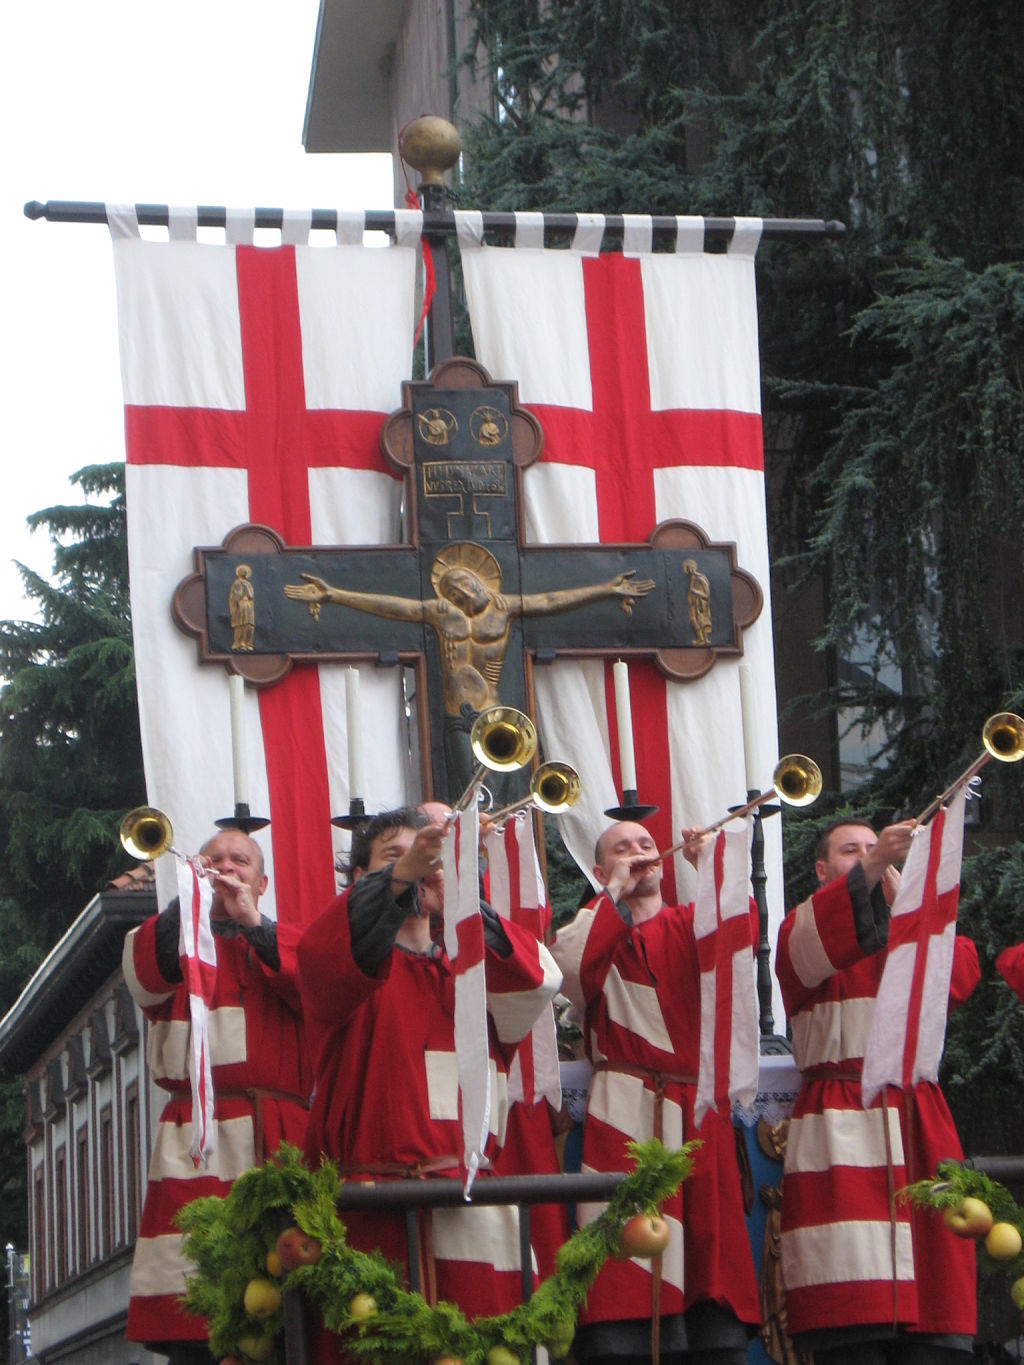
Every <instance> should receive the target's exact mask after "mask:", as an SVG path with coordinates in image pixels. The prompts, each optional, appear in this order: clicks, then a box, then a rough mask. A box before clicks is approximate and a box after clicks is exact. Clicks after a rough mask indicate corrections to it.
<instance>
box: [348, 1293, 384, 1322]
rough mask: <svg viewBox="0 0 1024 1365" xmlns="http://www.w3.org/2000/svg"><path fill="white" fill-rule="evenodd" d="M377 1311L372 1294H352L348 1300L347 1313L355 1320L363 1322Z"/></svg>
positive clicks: (375, 1301)
mask: <svg viewBox="0 0 1024 1365" xmlns="http://www.w3.org/2000/svg"><path fill="white" fill-rule="evenodd" d="M376 1312H377V1300H376V1299H375V1298H374V1297H373V1295H372V1294H353V1295H352V1297H351V1299H349V1301H348V1314H349V1317H350V1318H355V1320H356V1322H365V1321H366V1319H367V1318H372V1317H374V1316H375V1314H376Z"/></svg>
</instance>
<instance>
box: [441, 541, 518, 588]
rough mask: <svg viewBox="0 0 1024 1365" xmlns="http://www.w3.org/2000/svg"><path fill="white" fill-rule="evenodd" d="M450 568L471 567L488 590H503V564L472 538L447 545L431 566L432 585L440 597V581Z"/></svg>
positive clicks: (471, 570) (470, 569) (472, 571)
mask: <svg viewBox="0 0 1024 1365" xmlns="http://www.w3.org/2000/svg"><path fill="white" fill-rule="evenodd" d="M449 569H469V571H470V572H471V573H474V574H476V576H477V578H479V580H480V582H481V583H482V584H483V585H484V587H485V588H486V589H487V591H488V592H499V591H500V590H501V565H500V564H499V563H498V561H497V560H496V559H495V558H494V556H493V555H492V554H491V552H490V550H485V549H484V547H483V546H482V545H477V544H476V542H475V541H472V540H459V541H455V542H454V543H453V544H452V545H446V546H445V547H444V549H443V550H441V551H440V553H439V554H438V555H437V556H436V558H435V559H434V562H433V564H431V566H430V585H431V587H432V588H433V589H434V592H435V593H436V595H437V596H438V597H440V596H441V590H440V583H441V579H442V578H443V577H444V576H445V574H446V573H447V572H448V570H449Z"/></svg>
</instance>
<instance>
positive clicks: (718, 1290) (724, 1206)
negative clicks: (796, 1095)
mask: <svg viewBox="0 0 1024 1365" xmlns="http://www.w3.org/2000/svg"><path fill="white" fill-rule="evenodd" d="M683 839H684V841H685V847H684V850H683V852H684V856H685V857H686V858H687V859H688V860H689V861H690V862H693V863H696V860H697V855H698V851H699V849H700V846H701V843H702V841H703V836H702V834H701V832H700V831H699V830H683ZM593 875H594V879H595V881H597V882H598V883H599V884H600V885H601V886H602V887H603V893H602V894H601V895H599V896H598V897H597V898H596V899H595V900H592V901H591V903H590V904H589V905H587V906H585V907H584V908H583V909H581V910H580V911H579V913H578V914H577V916H576V918H575V919H574V920H573V922H572V923H571V924H570V925H568V926H567V927H566V928H564V929H562V930H560V931H559V933H558V935H557V937H556V939H555V944H554V949H553V952H554V956H555V960H556V961H557V962H558V965H559V966H560V967H561V968H562V971H563V973H564V976H565V985H564V987H563V989H564V991H565V994H566V995H567V996H568V997H569V999H570V1000H571V1001H572V1002H573V1005H574V1007H575V1009H576V1011H577V1013H578V1014H579V1015H580V1017H581V1021H582V1027H583V1033H584V1039H585V1042H586V1048H587V1054H588V1056H589V1057H590V1058H591V1060H592V1061H593V1062H594V1075H593V1080H592V1082H591V1088H590V1095H589V1098H588V1101H587V1117H586V1122H585V1124H584V1129H583V1168H584V1169H585V1170H596V1171H618V1170H628V1169H629V1165H630V1158H629V1155H628V1153H627V1151H626V1143H627V1141H629V1140H630V1139H633V1140H637V1141H643V1140H646V1139H648V1138H651V1137H657V1138H660V1139H661V1140H662V1141H663V1142H664V1143H665V1145H666V1146H668V1147H679V1146H681V1145H682V1144H683V1143H684V1142H687V1141H689V1140H690V1139H691V1138H696V1137H699V1138H700V1141H701V1146H700V1147H699V1148H698V1149H697V1151H696V1153H695V1157H694V1168H693V1172H692V1174H691V1175H690V1176H689V1177H688V1179H686V1180H685V1181H684V1182H683V1184H682V1186H681V1188H680V1189H679V1191H678V1192H677V1193H676V1194H675V1195H674V1196H673V1197H672V1198H671V1199H669V1200H667V1201H666V1202H665V1204H664V1205H663V1212H662V1216H663V1217H664V1218H665V1220H666V1222H668V1224H669V1228H670V1233H671V1240H670V1242H669V1245H668V1248H667V1249H666V1251H665V1252H664V1253H663V1254H662V1255H661V1256H660V1257H658V1258H657V1259H656V1260H655V1261H654V1262H652V1261H650V1260H613V1261H609V1262H608V1263H607V1264H606V1265H605V1267H604V1268H603V1270H602V1271H601V1274H600V1275H599V1276H598V1279H597V1281H596V1283H595V1286H594V1289H593V1291H592V1292H591V1294H590V1295H589V1297H588V1300H587V1303H586V1305H585V1306H584V1309H583V1310H582V1312H581V1314H580V1323H581V1326H580V1328H579V1330H578V1332H577V1334H576V1341H575V1343H574V1345H573V1355H574V1357H575V1358H576V1360H578V1361H580V1362H586V1363H587V1365H597V1362H606V1363H607V1365H641V1362H644V1361H649V1360H651V1358H652V1354H653V1350H654V1346H655V1342H657V1346H658V1350H659V1353H660V1357H661V1359H662V1360H666V1361H679V1360H681V1359H682V1360H686V1361H687V1362H694V1365H696V1362H700V1365H743V1363H744V1362H745V1361H746V1358H747V1343H748V1339H749V1337H750V1334H751V1332H752V1331H753V1330H754V1328H755V1326H756V1324H757V1322H758V1320H759V1317H760V1309H759V1305H758V1297H757V1282H756V1279H755V1275H754V1264H753V1259H752V1256H751V1252H750V1242H749V1240H748V1238H747V1231H746V1224H745V1216H744V1202H743V1193H742V1186H741V1180H740V1171H739V1166H738V1163H737V1143H736V1139H735V1134H734V1132H733V1127H732V1122H731V1115H729V1114H728V1113H725V1114H718V1113H716V1112H715V1111H714V1110H711V1111H709V1112H708V1114H707V1115H706V1117H705V1119H704V1121H703V1123H702V1124H701V1127H700V1130H699V1132H697V1131H695V1130H694V1124H693V1109H694V1099H695V1096H696V1090H697V1069H698V1063H699V1049H700V965H699V961H698V955H697V941H696V938H695V935H694V927H693V907H692V906H670V905H666V904H665V902H664V901H663V900H662V895H661V878H662V861H661V859H660V857H659V856H658V846H657V844H656V843H655V842H654V839H653V838H652V837H651V834H650V832H649V831H648V830H647V829H645V828H644V826H643V825H640V824H636V823H634V822H633V821H629V820H624V821H620V822H619V823H618V824H615V825H611V826H609V828H608V829H606V830H605V831H604V832H603V833H602V834H601V836H600V838H599V839H598V841H597V844H596V846H595V849H594V869H593ZM753 946H754V945H753V942H752V943H751V950H753Z"/></svg>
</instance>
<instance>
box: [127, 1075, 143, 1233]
mask: <svg viewBox="0 0 1024 1365" xmlns="http://www.w3.org/2000/svg"><path fill="white" fill-rule="evenodd" d="M124 1144H125V1153H124V1170H125V1180H126V1183H127V1193H128V1209H127V1214H128V1218H127V1224H128V1241H129V1243H131V1242H134V1241H135V1239H136V1237H138V1235H139V1220H140V1218H141V1216H142V1133H141V1129H140V1126H139V1083H138V1081H132V1083H131V1085H129V1086H128V1087H127V1088H126V1089H125V1092H124Z"/></svg>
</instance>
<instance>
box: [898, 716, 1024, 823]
mask: <svg viewBox="0 0 1024 1365" xmlns="http://www.w3.org/2000/svg"><path fill="white" fill-rule="evenodd" d="M981 742H982V744H983V745H984V746H985V747H984V752H983V753H981V754H979V756H978V757H977V758H976V759H975V760H974V762H973V763H972V764H971V765H970V767H969V768H965V769H964V771H963V772H962V773H961V774H960V776H959V777H958V778H957V779H956V781H955V782H951V783H950V785H949V786H948V787H947V788H946V790H945V791H944V792H943V793H942V794H941V796H937V797H936V798H935V800H934V801H932V802H931V803H930V804H929V805H927V806H926V807H925V808H924V810H923V811H922V812H921V814H920V815H919V816H918V817H917V819H916V820H915V821H914V824H915V825H923V824H924V822H925V821H926V820H927V819H928V818H929V817H930V816H932V815H934V814H935V812H936V811H937V810H938V809H939V808H940V806H944V805H945V803H946V802H947V801H948V800H949V798H950V797H951V796H952V795H953V793H954V792H955V791H957V790H958V789H959V788H960V787H962V786H963V785H964V783H965V782H970V780H971V778H972V777H974V775H975V773H979V772H980V771H981V769H982V768H984V766H985V764H986V763H989V762H990V761H991V760H992V759H993V758H994V759H996V761H997V762H999V763H1016V762H1018V761H1019V760H1020V759H1022V758H1024V720H1022V719H1021V718H1020V716H1018V715H1016V714H1015V713H1014V712H1013V711H997V712H996V713H995V715H992V716H989V718H988V720H987V721H986V722H985V724H984V725H983V726H982V728H981Z"/></svg>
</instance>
